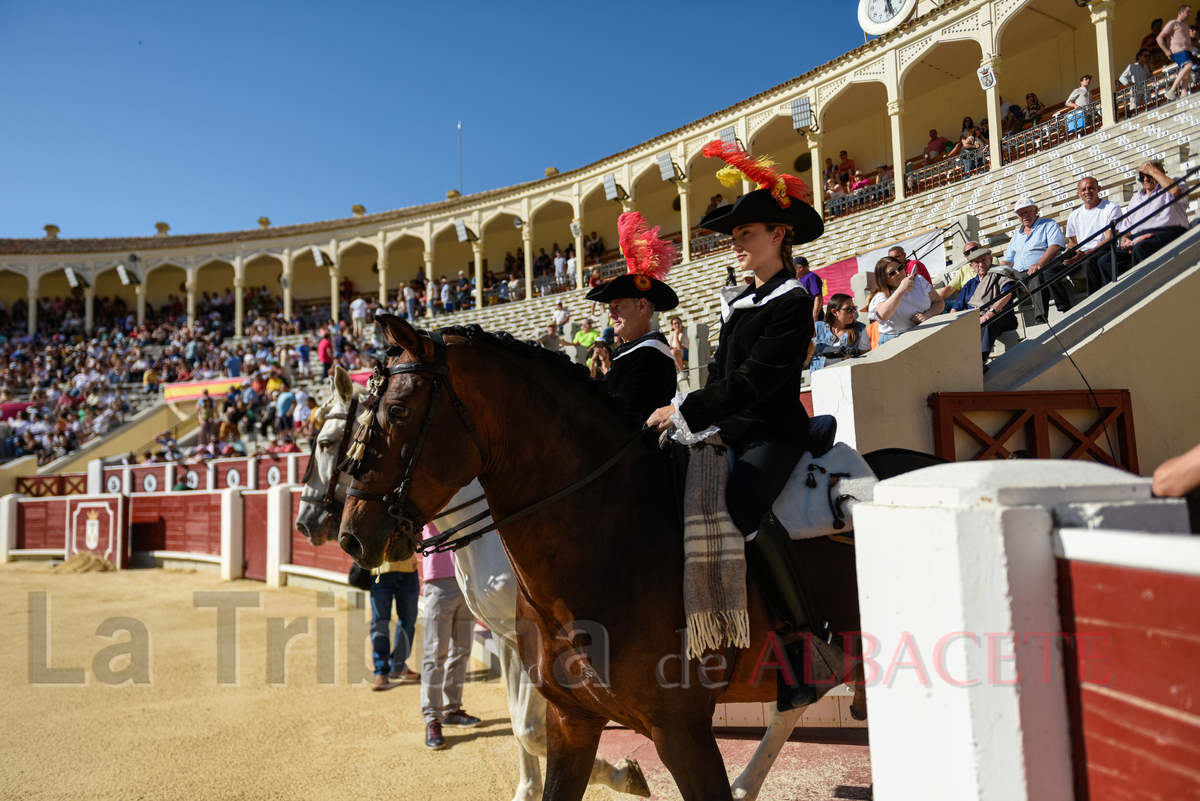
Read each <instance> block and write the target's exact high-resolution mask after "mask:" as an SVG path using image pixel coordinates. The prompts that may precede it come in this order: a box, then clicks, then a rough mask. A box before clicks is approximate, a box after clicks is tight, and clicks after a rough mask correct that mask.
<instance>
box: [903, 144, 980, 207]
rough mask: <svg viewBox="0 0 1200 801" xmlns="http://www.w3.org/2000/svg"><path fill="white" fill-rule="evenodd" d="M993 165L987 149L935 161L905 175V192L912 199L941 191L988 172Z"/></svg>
mask: <svg viewBox="0 0 1200 801" xmlns="http://www.w3.org/2000/svg"><path fill="white" fill-rule="evenodd" d="M991 163H992V160H991V154H990V153H989V152H988V151H987V150H986V149H980V150H976V151H967V152H965V153H960V154H958V155H957V156H955V157H954V158H948V159H942V160H941V161H935V162H934V163H932V164H929V165H927V166H925V167H918V168H916V169H914V170H912V171H910V172H907V173H905V175H904V187H905V192H906V193H907V195H908V196H909V197H912V196H913V195H919V194H921V193H922V192H928V191H930V190H933V189H940V188H942V187H943V186H946V185H948V184H952V183H954V182H956V181H961V180H963V179H964V178H970V177H971V176H973V175H980V174H982V173H985V172H987V171H988V168H989V167H990V166H991Z"/></svg>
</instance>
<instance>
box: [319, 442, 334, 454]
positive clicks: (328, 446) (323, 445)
mask: <svg viewBox="0 0 1200 801" xmlns="http://www.w3.org/2000/svg"><path fill="white" fill-rule="evenodd" d="M321 450H323V451H329V450H333V443H332V442H331V441H329V440H322V442H321Z"/></svg>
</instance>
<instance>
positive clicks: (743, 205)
mask: <svg viewBox="0 0 1200 801" xmlns="http://www.w3.org/2000/svg"><path fill="white" fill-rule="evenodd" d="M789 197H790V196H789ZM791 200H792V202H791V203H790V204H789V205H788V207H787V208H786V209H785V208H782V207H781V206H780V205H779V202H778V201H777V200H776V199H775V196H774V194H772V192H771V190H770V189H755V190H754V191H753V192H748V193H746V194H744V195H742V196H741V197H740V198H738V199H737V202H736V203H734V204H733V205H730V206H722V207H721V208H719V209H716V210H715V211H713V212H712V213H711V214H706V215H704V219H702V220H701V221H700V227H701V228H707V229H708V230H710V231H716V232H717V233H720V234H732V233H733V229H734V228H736V227H738V226H739V225H749V224H750V223H770V224H773V225H790V226H791V227H792V231H793V232H794V234H795V243H796V244H797V245H800V244H803V243H804V242H811V241H813V240H814V239H816V238H817V237H819V236H820V235H821V234H823V233H825V222H824V220H822V219H821V215H820V214H817V212H816V210H815V209H813V207H812V206H810V205H808V204H807V203H805V202H804V201H803V200H800V199H799V198H796V197H792V198H791Z"/></svg>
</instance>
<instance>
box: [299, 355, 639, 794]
mask: <svg viewBox="0 0 1200 801" xmlns="http://www.w3.org/2000/svg"><path fill="white" fill-rule="evenodd" d="M330 388H331V390H332V391H331V393H330V399H329V400H328V401H326V402H325V403H324V404H323V405H322V406H321V410H320V414H322V415H324V416H325V417H326V419H325V422H324V423H323V424H322V426H321V429H320V431H319V432H318V433H317V436H316V441H317V447H316V450H315V451H314V456H313V458H314V459H315V462H316V463H315V466H314V468H313V469H312V470H311V471H310V472H309V478H308V482H307V483H306V484H305V491H304V494H305V495H306V496H308V497H316V498H320V497H323V496H324V495H325V491H326V489H327V487H328V486H329V478H330V476H332V475H333V464H334V460H335V459H336V458H337V451H338V445H339V443H340V442H341V439H342V432H343V430H344V428H345V424H346V421H345V420H343V419H333V420H331V419H328V415H329V414H346V413H347V411H348V410H349V408H350V399H351V397H353V395H354V394H355V393H356V392H359V391H361V387H357V386H356V385H355V384H354V383H353V382H352V381H351V380H350V375H349V374H348V373H347V372H346V371H345V370H343V369H342V368H341V367H335V368H334V374H333V375H332V376H331V377H330ZM343 478H344V479H345V481H344V482H342V481H339V486H338V490H337V493H336V495H335V498H336V501H337V506H335V507H333V508H331V509H328V508H325V507H324V506H323V505H322V504H320V503H304V504H302V507H301V509H300V514H299V515H297V517H296V529H297V530H298V531H299V532H300V533H301V534H303V535H304V536H305V537H307V538H308V540H309V542H311V543H312V544H313V545H321V544H323V543H324V542H326V541H327V540H331V539H336V537H337V530H338V527H339V524H340V520H341V509H340V505H341V504H342V503H343V502H344V501H345V497H346V490H345V488H346V486H348V485H349V483H350V482H349V477H346V476H343ZM460 498H461V500H460ZM472 499H478V503H476V504H470V505H469V506H466V507H464V508H463V509H460V510H456V511H453V512H452V513H451V514H449V515H443V516H442V517H440V518H438V519H437V523H438V524H439V525H440V526H441V527H442V528H449V527H450V526H452V525H455V524H456V523H457V522H461V520H465V519H466V518H467V517H469V516H471V515H474V514H477V513H478V512H480V511H482V510H483V508H484V505H485V504H484V501H483V490H482V489H481V488H480V487H479V483H478V482H475V483H473V484H471V485H470V486H468V487H466V488H464V489H463V490H462V491H461V492H460V493H459V496H458V497H457V498H456V499H455V500H454V501H452V502H451V504H450V507H449V508H450V509H452V510H453V509H454V507H456V506H460V505H462V504H464V503H466V502H467V501H470V500H472ZM489 520H490V519H489ZM456 557H457V558H456V559H455V574H456V576H457V578H458V586H459V587H460V588H462V592H463V596H464V597H465V598H466V601H467V607H468V608H469V609H470V610H471V614H473V615H474V616H475V618H476V619H478V620H480V621H481V622H482V623H483V624H484V625H485V626H487V627H488V629H490V630H491V632H492V636H493V637H494V638H495V640H496V643H497V644H498V645H499V646H500V647H499V651H500V672H501V675H502V677H503V679H504V686H505V691H506V693H507V695H508V712H509V716H510V717H511V718H512V727H513V734H515V735H516V738H517V743H518V748H517V753H518V765H519V769H520V777H519V781H518V782H517V794H516V796H515V798H514V801H535V799H540V798H541V797H542V768H541V764H540V763H539V762H538V757H543V758H544V757H545V756H546V728H545V724H546V699H544V698H542V696H541V695H540V694H539V693H538V692H537V690H536V689H535V688H534V687H533V685H532V684H531V683H530V682H529V681H528V680H527V677H526V674H525V670H524V668H522V666H521V657H520V653H519V652H518V650H517V622H516V612H517V584H516V578H515V577H514V576H513V571H512V566H511V565H510V564H509V561H508V555H507V554H505V552H504V548H503V546H501V544H500V536H499V535H498V534H496V532H494V531H493V532H492V533H490V534H488V535H486V536H484V537H483V538H481V539H479V540H476V541H475V542H473V543H471V545H470V547H467V548H463V549H461V550H459V551H458V553H457V554H456ZM591 783H592V784H603V785H605V786H606V787H611V788H612V789H614V790H616V791H617V792H621V793H630V794H633V795H640V796H649V795H650V787H649V785H647V784H646V778H645V776H643V775H642V769H641V768H640V767H639V766H638V764H637V761H636V760H632V759H622V760H620V761H619V762H618V763H617V764H616V765H611V764H609V763H608V762H606V761H605V760H603V759H601V758H600V757H596V763H595V765H594V766H593V767H592V777H591Z"/></svg>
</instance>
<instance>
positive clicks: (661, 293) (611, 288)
mask: <svg viewBox="0 0 1200 801" xmlns="http://www.w3.org/2000/svg"><path fill="white" fill-rule="evenodd" d="M621 298H645V299H646V300H648V301H650V302H651V303H653V304H654V310H655V311H670V310H671V309H674V308H675V307H676V306H678V305H679V296H678V295H676V294H675V290H674V289H671V287H669V286H667V285H666V284H664V283H663V282H662V281H659V280H658V279H657V278H651V277H650V276H648V275H642V274H640V273H626V274H625V275H619V276H617V277H616V278H614V279H613V280H611V281H609V282H608V283H606V284H601V285H600V286H598V287H596V288H595V289H593V290H592V291H591V292H588V293H587V297H586V298H585V300H592V301H599V302H600V303H607V302H608V301H610V300H619V299H621Z"/></svg>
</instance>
